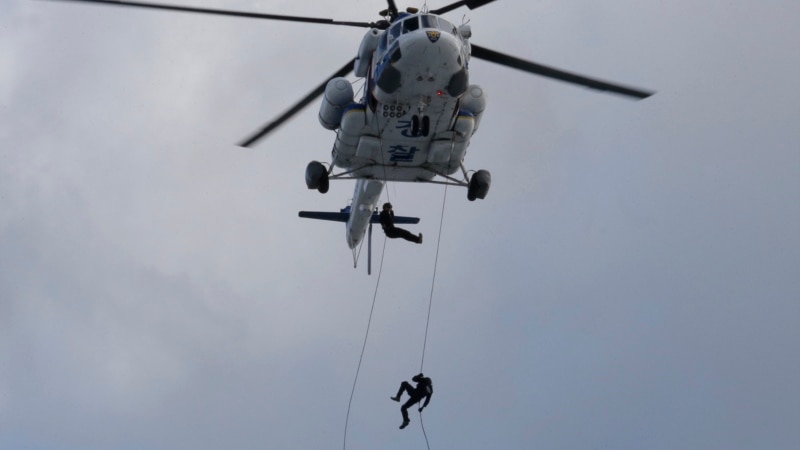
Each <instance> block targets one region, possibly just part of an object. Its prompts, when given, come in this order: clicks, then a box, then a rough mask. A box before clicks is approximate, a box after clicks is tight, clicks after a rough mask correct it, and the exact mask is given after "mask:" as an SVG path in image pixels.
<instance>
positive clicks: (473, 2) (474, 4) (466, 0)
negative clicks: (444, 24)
mask: <svg viewBox="0 0 800 450" xmlns="http://www.w3.org/2000/svg"><path fill="white" fill-rule="evenodd" d="M493 1H494V0H461V1H460V2H455V3H451V4H449V5H447V6H442V7H441V8H439V9H434V10H432V11H430V13H431V14H444V13H446V12H450V11H452V10H454V9H457V8H460V7H462V6H466V7H467V8H469V9H476V8H480V7H481V6H483V5H486V4H488V3H492V2H493Z"/></svg>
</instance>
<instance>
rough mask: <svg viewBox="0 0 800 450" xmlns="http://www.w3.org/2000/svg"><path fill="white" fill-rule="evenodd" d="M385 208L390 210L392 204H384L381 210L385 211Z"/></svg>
mask: <svg viewBox="0 0 800 450" xmlns="http://www.w3.org/2000/svg"><path fill="white" fill-rule="evenodd" d="M386 208H389V209H392V204H391V203H389V202H386V203H384V204H383V209H386Z"/></svg>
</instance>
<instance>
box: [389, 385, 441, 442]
mask: <svg viewBox="0 0 800 450" xmlns="http://www.w3.org/2000/svg"><path fill="white" fill-rule="evenodd" d="M411 381H413V382H415V383H417V386H416V387H413V386H411V383H409V382H408V381H403V382H402V383H401V384H400V389H399V390H398V391H397V395H395V396H394V397H389V398H391V399H392V400H394V401H396V402H399V401H400V397H401V396H402V395H403V392H407V393H408V395H409V397H410V398H409V399H408V401H406V402H405V403H403V406H401V407H400V412H402V413H403V423H402V425H400V429H401V430H402V429H403V428H405V427H407V426H408V424H409V423H410V422H411V421H410V420H408V408H410V407H411V406H413V405H415V404H417V403H419V402H420V401H422V399H423V398H424V399H425V403H423V404H422V406H420V408H419V412H422V410H423V409H425V407H426V406H428V403H430V401H431V396H432V395H433V382H432V381H431V379H430V378H428V377H426V376H425V375H423V374H422V373H420V374H419V375H414V377H413V378H411Z"/></svg>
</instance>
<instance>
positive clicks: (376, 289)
mask: <svg viewBox="0 0 800 450" xmlns="http://www.w3.org/2000/svg"><path fill="white" fill-rule="evenodd" d="M385 253H386V239H384V240H383V250H382V251H381V264H380V268H379V269H378V280H377V281H376V282H375V293H374V294H373V295H372V307H371V308H370V310H369V319H368V320H367V331H366V333H365V334H364V344H363V345H362V346H361V356H359V357H358V366H356V376H355V379H354V380H353V389H352V390H351V391H350V401H348V402H347V417H346V418H345V421H344V441H343V443H342V450H346V449H347V426H348V424H349V423H350V407H351V406H352V405H353V396H354V395H355V392H356V384H357V383H358V374H359V372H361V362H362V361H363V360H364V351H365V350H366V348H367V339H368V338H369V328H370V325H372V313H373V312H374V311H375V300H376V299H377V298H378V288H379V287H380V285H381V275H382V274H383V255H384V254H385Z"/></svg>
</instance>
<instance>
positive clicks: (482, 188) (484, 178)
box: [467, 170, 492, 202]
mask: <svg viewBox="0 0 800 450" xmlns="http://www.w3.org/2000/svg"><path fill="white" fill-rule="evenodd" d="M491 184H492V175H491V174H490V173H489V171H488V170H479V171H477V172H475V173H474V174H472V177H471V178H470V179H469V187H468V188H467V199H468V200H469V201H471V202H472V201H475V199H476V198H480V199H484V198H486V194H488V193H489V186H491Z"/></svg>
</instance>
